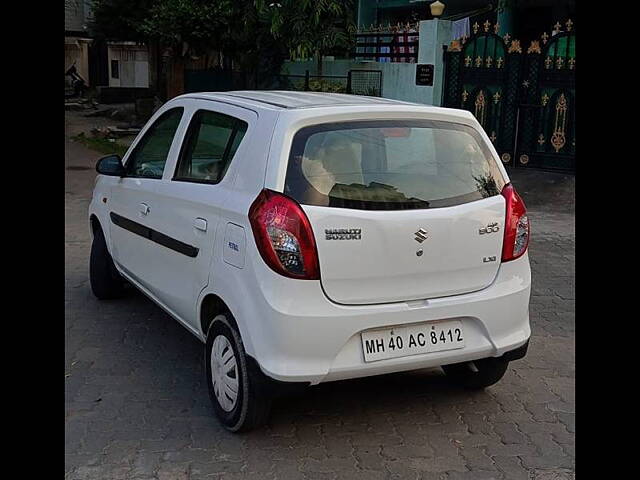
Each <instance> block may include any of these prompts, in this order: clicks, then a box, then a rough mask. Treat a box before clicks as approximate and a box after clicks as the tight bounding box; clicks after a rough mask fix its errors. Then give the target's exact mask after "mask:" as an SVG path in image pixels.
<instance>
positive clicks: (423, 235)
mask: <svg viewBox="0 0 640 480" xmlns="http://www.w3.org/2000/svg"><path fill="white" fill-rule="evenodd" d="M414 235H415V236H416V237H415V239H414V240H415V241H416V242H418V243H422V242H424V241H425V240H426V239H427V238H428V237H429V234H428V232H427V231H426V230H425V229H424V228H421V229H420V230H418V231H417V232H415V233H414Z"/></svg>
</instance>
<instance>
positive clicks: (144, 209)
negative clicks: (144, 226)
mask: <svg viewBox="0 0 640 480" xmlns="http://www.w3.org/2000/svg"><path fill="white" fill-rule="evenodd" d="M150 211H151V208H150V207H149V205H147V204H146V203H141V204H140V213H141V214H142V215H146V214H148V213H149V212H150Z"/></svg>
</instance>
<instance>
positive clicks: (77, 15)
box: [64, 0, 91, 32]
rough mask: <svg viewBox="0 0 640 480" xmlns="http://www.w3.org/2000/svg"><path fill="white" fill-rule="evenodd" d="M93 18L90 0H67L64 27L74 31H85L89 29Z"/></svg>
mask: <svg viewBox="0 0 640 480" xmlns="http://www.w3.org/2000/svg"><path fill="white" fill-rule="evenodd" d="M90 20H91V1H90V0H65V2H64V29H65V30H66V31H72V32H83V31H87V30H88V29H89V22H90Z"/></svg>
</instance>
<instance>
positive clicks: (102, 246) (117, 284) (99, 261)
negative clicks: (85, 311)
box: [89, 227, 125, 300]
mask: <svg viewBox="0 0 640 480" xmlns="http://www.w3.org/2000/svg"><path fill="white" fill-rule="evenodd" d="M89 281H90V283H91V290H92V291H93V294H94V295H95V296H96V297H98V298H99V299H100V300H108V299H111V298H119V297H121V296H122V295H123V294H124V283H125V281H124V278H122V276H121V275H120V273H119V272H118V270H116V266H115V265H114V264H113V259H112V258H111V254H110V253H109V250H108V249H107V242H106V240H105V238H104V233H102V230H101V229H100V228H99V227H98V228H96V230H95V233H94V235H93V242H92V243H91V256H90V259H89Z"/></svg>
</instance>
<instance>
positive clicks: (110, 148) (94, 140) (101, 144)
mask: <svg viewBox="0 0 640 480" xmlns="http://www.w3.org/2000/svg"><path fill="white" fill-rule="evenodd" d="M71 140H73V141H74V142H78V143H81V144H83V145H84V146H85V147H87V148H89V149H91V150H95V151H96V152H100V153H104V154H105V155H111V154H116V155H120V157H124V154H125V153H127V149H128V148H129V147H127V146H126V145H122V144H121V143H118V142H117V141H111V140H109V139H107V138H98V137H87V136H86V135H85V134H84V133H79V134H78V135H74V136H73V137H71Z"/></svg>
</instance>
